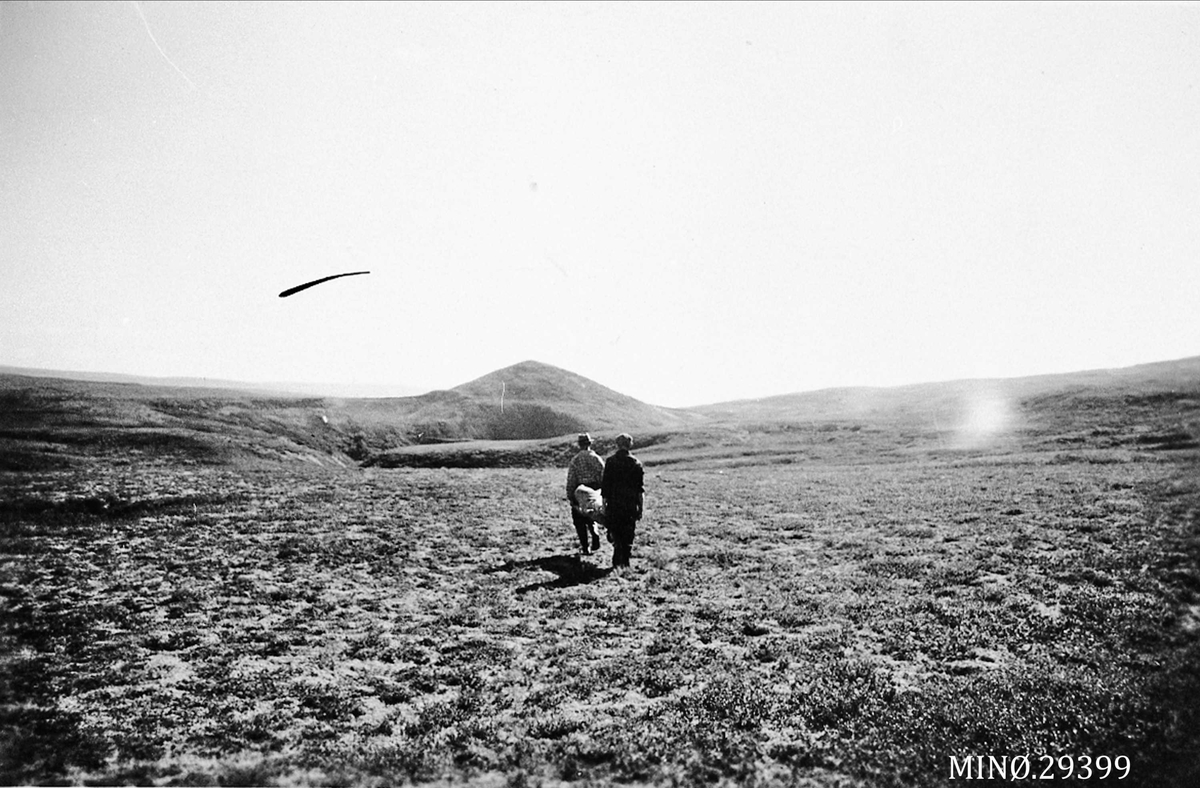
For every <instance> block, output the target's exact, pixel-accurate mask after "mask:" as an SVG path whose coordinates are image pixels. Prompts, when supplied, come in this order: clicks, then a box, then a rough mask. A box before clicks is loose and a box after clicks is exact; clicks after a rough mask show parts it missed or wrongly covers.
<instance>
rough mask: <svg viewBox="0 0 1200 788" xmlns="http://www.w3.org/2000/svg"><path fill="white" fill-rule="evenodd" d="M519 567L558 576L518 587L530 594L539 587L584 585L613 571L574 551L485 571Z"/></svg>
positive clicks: (508, 570) (508, 569)
mask: <svg viewBox="0 0 1200 788" xmlns="http://www.w3.org/2000/svg"><path fill="white" fill-rule="evenodd" d="M518 569H540V570H541V571H543V572H550V573H552V574H555V575H557V576H558V577H557V578H556V579H554V580H547V581H545V582H542V583H530V584H529V585H524V586H521V587H520V588H518V589H517V593H518V594H528V593H529V592H530V591H536V590H537V589H539V588H570V587H571V586H578V585H583V584H584V583H591V582H593V581H595V580H599V579H600V578H602V577H607V576H608V575H609V573H610V572H612V569H611V568H607V567H605V568H601V567H598V566H596V565H594V564H590V563H587V562H585V561H584V560H583V559H582V558H580V556H579V555H577V554H574V553H564V554H562V555H547V556H543V557H541V558H533V559H530V560H528V561H506V562H505V563H504V564H503V565H501V566H497V567H492V568H491V569H485V570H484V572H486V573H488V574H491V573H493V572H512V571H515V570H518Z"/></svg>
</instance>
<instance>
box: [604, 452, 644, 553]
mask: <svg viewBox="0 0 1200 788" xmlns="http://www.w3.org/2000/svg"><path fill="white" fill-rule="evenodd" d="M632 448H633V436H631V435H629V434H628V433H625V432H623V433H621V434H620V435H618V436H617V451H616V453H615V454H613V455H612V456H611V457H609V458H608V461H607V462H605V464H604V477H603V479H602V480H601V481H602V484H601V492H602V493H603V495H604V507H605V508H604V522H605V525H606V526H607V527H608V535H609V537H610V538H611V539H612V543H613V557H612V565H613V568H614V569H626V568H628V567H629V557H630V554H631V553H632V552H633V532H634V528H635V526H636V525H637V521H638V520H640V519H642V503H643V497H644V495H643V494H644V491H645V484H644V476H645V472H644V471H643V469H642V463H641V461H639V460H638V458H637V457H634V456H633V455H632V454H630V453H629V452H630V449H632Z"/></svg>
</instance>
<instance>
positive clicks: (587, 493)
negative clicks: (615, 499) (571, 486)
mask: <svg viewBox="0 0 1200 788" xmlns="http://www.w3.org/2000/svg"><path fill="white" fill-rule="evenodd" d="M575 502H576V503H577V504H579V511H581V512H583V513H584V514H586V515H587V516H588V517H590V518H591V519H592V522H594V523H600V524H601V525H604V497H603V496H602V495H601V494H600V491H599V490H593V489H592V488H591V487H588V486H587V485H586V484H581V485H579V486H578V487H576V488H575Z"/></svg>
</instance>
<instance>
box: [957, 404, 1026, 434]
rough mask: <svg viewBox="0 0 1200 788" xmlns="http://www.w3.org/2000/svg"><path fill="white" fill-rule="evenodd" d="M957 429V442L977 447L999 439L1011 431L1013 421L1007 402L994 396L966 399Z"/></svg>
mask: <svg viewBox="0 0 1200 788" xmlns="http://www.w3.org/2000/svg"><path fill="white" fill-rule="evenodd" d="M965 405H966V407H965V408H964V409H963V419H962V423H961V424H960V425H959V428H958V437H959V440H960V441H961V442H963V443H965V444H967V445H979V444H981V443H987V442H988V441H991V440H994V439H995V438H998V437H1000V436H1001V435H1003V434H1004V433H1006V432H1008V431H1009V430H1011V429H1012V427H1013V423H1014V421H1015V414H1014V413H1013V408H1012V406H1011V405H1010V404H1009V402H1008V400H1006V399H1005V398H1003V397H1000V396H997V395H995V394H980V395H977V396H974V397H972V398H970V399H968V400H967V401H966V403H965Z"/></svg>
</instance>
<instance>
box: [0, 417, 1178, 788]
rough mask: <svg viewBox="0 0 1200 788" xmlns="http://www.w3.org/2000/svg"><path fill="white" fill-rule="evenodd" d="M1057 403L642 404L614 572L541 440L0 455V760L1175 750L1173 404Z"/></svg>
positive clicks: (400, 778) (1169, 769)
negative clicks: (990, 431)
mask: <svg viewBox="0 0 1200 788" xmlns="http://www.w3.org/2000/svg"><path fill="white" fill-rule="evenodd" d="M1080 402H1085V403H1086V400H1080V399H1079V398H1078V397H1076V398H1073V399H1071V400H1070V401H1069V402H1053V403H1049V404H1047V403H1041V404H1040V405H1039V407H1040V410H1039V411H1038V412H1037V413H1034V414H1031V415H1030V417H1029V418H1028V419H1026V421H1025V422H1024V427H1023V430H1024V431H1023V432H1020V433H1019V434H1015V435H1010V436H1009V437H1008V438H1007V439H1005V440H1003V441H999V442H991V443H986V444H979V445H974V446H956V445H952V444H951V443H950V442H947V441H946V440H943V439H942V438H941V437H940V436H938V435H936V434H931V433H928V432H925V431H923V430H924V429H925V428H924V427H920V426H918V425H914V424H913V423H908V422H906V423H904V424H892V423H887V422H883V421H876V422H870V421H861V422H837V421H830V422H828V423H825V424H820V425H817V424H808V425H790V424H786V423H782V424H781V423H771V424H762V425H758V426H745V425H743V426H741V427H738V428H732V427H731V428H728V429H721V430H717V429H713V430H709V431H707V432H705V431H696V432H691V433H682V434H677V435H670V436H665V437H662V436H660V440H659V442H657V443H655V444H654V445H653V446H649V447H647V448H646V449H645V450H644V452H642V453H641V456H642V458H643V460H644V461H645V462H646V464H647V467H648V500H647V506H646V509H647V514H646V519H645V520H644V521H643V523H642V525H641V526H640V527H639V532H638V537H637V542H636V544H635V547H634V570H633V572H631V573H630V574H628V575H623V576H617V575H613V574H610V573H608V572H607V571H606V570H605V564H606V560H605V559H606V558H607V551H605V552H604V554H602V555H601V556H594V557H590V558H584V559H583V560H582V562H580V561H578V560H577V559H576V557H575V556H574V554H573V546H574V545H573V543H574V535H573V530H572V528H571V525H570V519H569V516H568V513H567V511H566V508H565V506H566V505H565V501H563V500H562V498H563V492H562V490H561V483H562V473H563V472H562V470H561V469H558V468H390V469H389V468H365V469H354V468H344V469H343V468H338V467H324V468H322V467H316V466H314V465H308V464H304V463H291V464H286V463H277V464H270V463H253V464H252V463H244V464H236V463H234V464H230V463H224V462H221V463H217V462H208V463H206V462H204V461H190V460H187V458H186V454H180V453H179V452H180V451H183V450H182V449H179V447H178V446H175V447H174V448H172V451H173V452H175V453H174V454H170V453H167V454H153V453H148V454H144V455H139V456H137V457H133V458H131V457H130V455H129V454H128V452H127V451H125V450H123V449H122V450H120V451H117V450H114V452H113V453H112V454H111V455H110V456H107V457H103V456H98V457H93V458H92V459H91V460H90V461H85V460H82V459H79V460H77V461H75V460H73V461H71V462H70V463H63V464H60V465H55V466H46V467H40V466H39V467H35V468H29V469H25V470H10V471H7V472H5V473H3V474H0V483H2V484H3V488H2V490H0V492H2V494H3V497H2V499H0V500H2V501H3V503H2V504H0V528H2V531H0V550H2V555H0V562H2V563H0V573H2V574H0V581H2V585H0V594H2V602H3V606H4V607H3V613H4V616H3V630H2V637H3V648H2V649H0V659H2V660H3V664H2V665H0V676H3V679H0V682H2V683H0V690H2V694H3V697H2V698H0V703H2V704H3V705H2V706H0V745H2V748H3V749H2V751H0V759H2V760H0V783H25V782H33V783H41V784H45V783H51V782H68V783H92V784H107V783H122V782H133V783H138V784H226V785H242V784H274V783H283V784H306V783H307V784H322V785H324V784H338V785H356V784H379V785H383V784H388V785H391V784H397V783H401V782H405V781H411V782H415V783H422V782H428V783H459V782H469V783H474V784H479V785H493V784H494V785H537V784H545V785H555V784H560V783H561V784H565V783H571V784H580V785H586V784H601V783H614V782H615V783H627V784H654V785H673V784H674V785H695V784H729V785H734V784H736V785H797V786H867V785H870V786H923V785H941V784H947V785H950V784H958V782H960V781H961V777H962V773H961V771H960V773H959V775H958V777H959V779H958V780H951V776H952V773H953V772H952V769H953V766H954V765H953V764H952V761H951V759H952V758H957V759H959V768H961V763H962V759H964V758H966V757H967V756H979V755H982V756H985V758H986V757H987V756H995V757H997V758H1001V757H1003V756H1020V755H1024V756H1029V757H1030V759H1031V766H1032V773H1033V775H1034V776H1036V775H1039V774H1046V771H1045V770H1046V768H1047V762H1046V761H1045V760H1044V758H1045V757H1053V758H1058V757H1060V756H1070V757H1071V758H1073V759H1074V763H1073V764H1072V765H1073V766H1074V768H1075V769H1076V771H1075V772H1074V773H1073V774H1072V775H1071V777H1072V778H1076V777H1078V776H1079V775H1080V774H1082V772H1083V769H1082V758H1083V756H1088V757H1089V758H1092V759H1093V764H1094V763H1095V760H1094V759H1097V758H1099V757H1100V756H1108V757H1109V758H1113V757H1116V756H1124V757H1126V758H1128V759H1129V761H1128V763H1129V766H1130V768H1129V770H1128V776H1127V777H1126V778H1125V779H1123V780H1117V776H1118V774H1119V772H1116V771H1113V772H1112V773H1111V775H1110V777H1109V780H1108V781H1105V782H1109V781H1112V782H1114V783H1116V784H1120V785H1168V786H1169V785H1177V786H1185V785H1193V784H1200V766H1198V758H1197V752H1198V751H1197V747H1198V745H1200V646H1198V644H1200V638H1198V635H1200V568H1198V563H1197V559H1198V558H1200V474H1198V473H1197V469H1198V465H1197V452H1196V450H1195V449H1194V448H1193V447H1192V443H1191V442H1190V440H1191V438H1190V437H1189V436H1193V434H1194V433H1193V432H1192V430H1194V426H1195V424H1194V421H1188V420H1187V419H1189V418H1190V419H1194V418H1195V415H1196V411H1195V404H1194V401H1193V400H1191V399H1181V398H1180V397H1173V398H1167V399H1164V400H1162V401H1141V400H1139V401H1136V402H1131V401H1124V400H1123V401H1121V402H1120V403H1116V404H1114V403H1113V402H1107V404H1104V403H1102V406H1101V405H1097V406H1096V407H1094V408H1092V409H1091V410H1089V409H1088V408H1087V407H1084V406H1083V405H1080ZM1038 414H1041V415H1040V416H1038ZM1035 416H1036V418H1035ZM185 448H186V447H185ZM1051 768H1052V774H1053V776H1055V777H1056V778H1057V779H1055V782H1056V783H1058V784H1063V783H1070V782H1072V779H1064V778H1065V777H1067V774H1066V762H1065V761H1062V762H1059V761H1055V762H1053V766H1052V767H1051ZM1091 768H1092V769H1093V770H1094V769H1095V766H1094V765H1093V766H1092V767H1091ZM1093 773H1095V771H1093ZM975 782H976V783H978V782H980V781H978V780H976V781H975ZM984 782H986V781H984Z"/></svg>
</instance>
